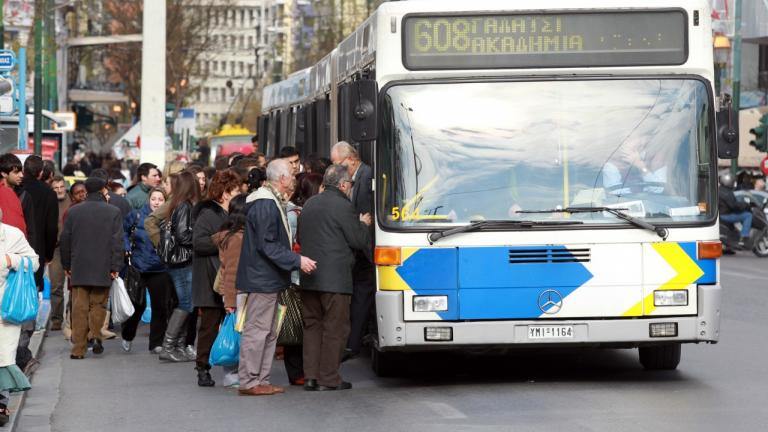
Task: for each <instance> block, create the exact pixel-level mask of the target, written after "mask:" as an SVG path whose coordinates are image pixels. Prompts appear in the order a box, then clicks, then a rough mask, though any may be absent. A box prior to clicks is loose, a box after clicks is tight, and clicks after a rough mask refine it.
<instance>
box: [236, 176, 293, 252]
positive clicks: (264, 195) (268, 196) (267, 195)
mask: <svg viewBox="0 0 768 432" xmlns="http://www.w3.org/2000/svg"><path fill="white" fill-rule="evenodd" d="M261 199H265V200H272V201H273V202H274V203H275V205H276V206H277V209H278V210H279V211H280V218H281V219H282V220H283V228H285V232H286V233H288V242H289V243H290V244H291V248H293V234H292V233H291V227H290V226H289V225H288V216H287V214H286V212H285V206H286V201H285V198H284V197H283V194H281V193H280V191H278V190H277V189H275V187H274V186H272V185H271V184H270V183H269V182H266V183H264V186H262V187H260V188H258V189H256V190H255V191H253V192H251V194H250V195H248V197H247V198H246V199H245V202H246V203H250V202H253V201H256V200H261Z"/></svg>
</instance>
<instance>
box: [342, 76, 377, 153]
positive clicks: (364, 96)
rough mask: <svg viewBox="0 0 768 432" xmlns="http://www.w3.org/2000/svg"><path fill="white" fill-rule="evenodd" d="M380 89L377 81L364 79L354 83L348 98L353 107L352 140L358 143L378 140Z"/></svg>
mask: <svg viewBox="0 0 768 432" xmlns="http://www.w3.org/2000/svg"><path fill="white" fill-rule="evenodd" d="M378 94H379V88H378V85H377V84H376V81H374V80H370V79H362V80H358V81H355V82H353V83H352V85H351V88H350V89H349V92H348V93H347V97H348V98H349V99H348V101H349V104H348V106H349V107H351V109H352V112H351V118H350V124H351V134H352V140H353V141H357V142H362V141H373V140H375V139H376V135H377V132H378V131H377V126H378V121H377V118H378V116H377V115H376V107H377V105H378V104H377V99H378Z"/></svg>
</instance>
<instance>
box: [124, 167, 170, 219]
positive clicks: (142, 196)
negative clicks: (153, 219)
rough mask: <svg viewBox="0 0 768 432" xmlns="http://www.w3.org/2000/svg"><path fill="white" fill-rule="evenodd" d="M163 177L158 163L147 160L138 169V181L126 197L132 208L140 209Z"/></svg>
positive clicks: (130, 188) (129, 189)
mask: <svg viewBox="0 0 768 432" xmlns="http://www.w3.org/2000/svg"><path fill="white" fill-rule="evenodd" d="M161 181H162V178H161V177H160V170H159V169H157V165H155V164H152V163H149V162H145V163H143V164H141V165H139V168H138V169H137V170H136V182H135V183H134V184H133V186H131V187H129V188H128V195H127V196H126V199H127V200H128V203H129V204H130V205H131V208H133V209H135V210H139V209H141V208H142V207H144V204H146V203H147V201H148V200H149V191H150V190H151V189H152V188H156V187H158V186H160V182H161Z"/></svg>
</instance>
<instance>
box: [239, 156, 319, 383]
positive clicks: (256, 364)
mask: <svg viewBox="0 0 768 432" xmlns="http://www.w3.org/2000/svg"><path fill="white" fill-rule="evenodd" d="M295 181H296V179H295V178H294V176H293V175H292V174H291V168H290V165H289V164H288V162H287V161H285V160H283V159H276V160H273V161H272V162H270V163H269V165H267V182H266V183H265V184H264V186H262V187H261V188H259V189H257V190H256V191H255V192H253V193H252V194H250V195H249V196H248V198H247V201H248V202H253V204H252V205H251V208H250V209H249V210H248V216H247V219H248V221H247V224H246V229H245V235H244V237H243V248H242V252H241V255H240V265H239V267H238V269H237V279H236V282H235V283H236V286H237V288H238V289H239V290H240V291H243V292H246V293H248V295H247V298H246V306H245V309H246V310H245V324H244V326H243V331H242V333H241V339H240V365H239V375H240V390H239V393H240V394H241V395H243V396H258V395H272V394H276V393H283V392H285V389H283V388H282V387H280V386H275V385H272V384H271V383H270V377H271V370H272V359H273V358H274V355H275V342H276V341H277V334H276V331H275V330H276V329H275V312H276V311H277V294H278V293H279V292H280V291H281V290H284V289H286V288H288V287H289V286H290V284H291V271H292V270H296V269H299V268H301V270H302V271H304V272H306V273H311V272H312V271H314V270H315V261H313V260H311V259H309V258H307V257H303V256H301V255H299V254H297V253H295V252H293V251H292V250H291V230H290V228H289V226H288V220H287V216H286V213H285V205H286V202H287V200H288V197H287V196H286V194H287V193H289V191H290V190H291V189H292V187H293V182H295Z"/></svg>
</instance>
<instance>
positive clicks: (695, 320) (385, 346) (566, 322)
mask: <svg viewBox="0 0 768 432" xmlns="http://www.w3.org/2000/svg"><path fill="white" fill-rule="evenodd" d="M721 293H722V290H721V287H720V285H699V287H698V315H697V316H649V317H642V318H603V319H563V320H508V321H501V320H493V321H411V322H406V321H405V320H404V318H403V293H402V292H399V291H378V292H377V293H376V321H377V325H378V340H377V346H378V348H379V349H380V350H383V351H387V350H392V351H397V350H413V351H421V350H438V349H450V348H451V347H454V348H458V347H476V348H494V347H498V348H509V347H515V346H519V347H530V346H536V345H547V346H568V345H592V346H606V347H635V346H642V345H654V344H664V343H698V342H708V343H716V342H717V341H718V339H719V337H720V300H721V295H722V294H721ZM669 323H676V328H677V335H676V336H664V337H652V336H651V326H652V325H654V324H655V325H656V326H658V325H661V324H667V325H669ZM532 326H533V327H536V326H555V327H559V328H560V329H568V328H569V327H570V337H554V338H542V337H532V334H531V332H532ZM436 328H441V329H443V330H435V329H436ZM446 328H450V329H451V330H450V331H448V330H445V329H446ZM536 331H540V330H536ZM435 332H437V333H441V332H442V333H443V334H444V335H445V334H447V333H450V340H428V336H427V334H428V333H430V334H434V333H435ZM430 338H433V337H432V336H430Z"/></svg>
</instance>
